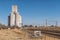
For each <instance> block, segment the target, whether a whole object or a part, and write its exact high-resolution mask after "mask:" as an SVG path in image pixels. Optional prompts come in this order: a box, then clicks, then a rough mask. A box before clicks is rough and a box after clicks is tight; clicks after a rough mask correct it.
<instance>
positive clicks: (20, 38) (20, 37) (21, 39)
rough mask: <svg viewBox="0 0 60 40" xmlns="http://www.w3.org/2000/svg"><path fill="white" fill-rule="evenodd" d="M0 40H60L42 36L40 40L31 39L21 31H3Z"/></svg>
mask: <svg viewBox="0 0 60 40" xmlns="http://www.w3.org/2000/svg"><path fill="white" fill-rule="evenodd" d="M0 40H60V39H58V38H55V37H52V36H49V35H45V34H42V37H39V38H30V37H29V35H28V33H26V32H25V31H22V30H21V29H1V30H0Z"/></svg>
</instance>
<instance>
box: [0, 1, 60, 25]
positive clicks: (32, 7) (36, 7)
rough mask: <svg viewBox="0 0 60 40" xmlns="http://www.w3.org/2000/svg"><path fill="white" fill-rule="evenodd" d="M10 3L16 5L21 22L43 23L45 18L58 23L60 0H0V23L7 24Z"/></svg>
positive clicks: (59, 20)
mask: <svg viewBox="0 0 60 40" xmlns="http://www.w3.org/2000/svg"><path fill="white" fill-rule="evenodd" d="M12 5H17V6H18V12H19V13H20V15H21V16H22V21H23V24H28V25H30V24H32V25H45V20H46V19H47V20H48V23H49V24H55V22H51V21H56V20H57V21H58V25H59V24H60V0H0V23H2V24H5V25H7V24H8V15H9V14H10V12H11V11H12V10H11V9H12V8H11V7H12Z"/></svg>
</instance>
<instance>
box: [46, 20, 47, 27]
mask: <svg viewBox="0 0 60 40" xmlns="http://www.w3.org/2000/svg"><path fill="white" fill-rule="evenodd" d="M46 27H47V19H46Z"/></svg>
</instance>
